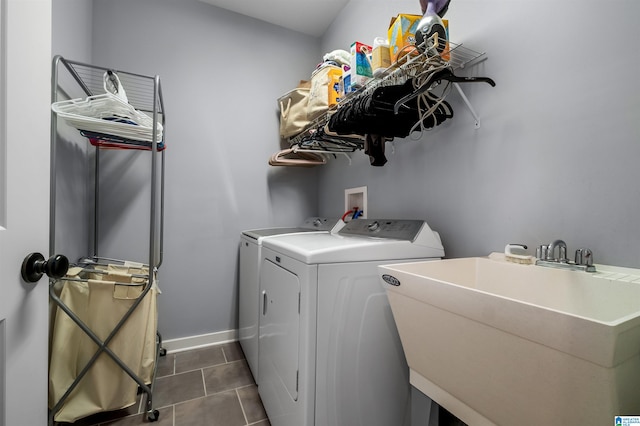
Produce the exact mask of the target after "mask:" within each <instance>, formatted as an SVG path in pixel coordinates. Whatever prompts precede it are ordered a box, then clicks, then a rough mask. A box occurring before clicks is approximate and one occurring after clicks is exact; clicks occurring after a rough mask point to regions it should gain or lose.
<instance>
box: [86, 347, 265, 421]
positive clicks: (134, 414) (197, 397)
mask: <svg viewBox="0 0 640 426" xmlns="http://www.w3.org/2000/svg"><path fill="white" fill-rule="evenodd" d="M157 371H158V373H157V375H158V378H157V379H156V384H155V390H154V393H153V399H154V406H155V407H156V408H157V409H158V410H159V412H160V417H159V418H158V421H157V422H154V423H150V422H149V421H148V420H147V416H146V414H144V411H143V410H142V408H143V407H141V405H144V404H143V403H140V404H136V405H134V406H133V407H129V408H128V409H125V410H119V411H112V412H109V413H100V414H96V415H93V416H90V417H87V418H85V419H82V420H79V421H77V422H76V423H74V425H77V426H97V425H100V426H106V425H109V426H136V425H157V426H201V425H202V426H205V425H206V426H245V425H252V426H270V424H269V420H268V419H267V415H266V414H265V411H264V407H263V406H262V401H261V400H260V396H259V395H258V388H257V386H256V384H255V382H254V380H253V377H252V375H251V372H250V371H249V366H248V365H247V362H246V361H245V358H244V354H243V353H242V349H241V348H240V345H239V344H238V343H237V342H233V343H226V344H222V345H216V346H211V347H207V348H203V349H194V350H190V351H185V352H177V353H174V354H168V355H167V356H165V357H161V358H160V361H159V363H158V370H157ZM142 399H143V400H144V399H145V398H142Z"/></svg>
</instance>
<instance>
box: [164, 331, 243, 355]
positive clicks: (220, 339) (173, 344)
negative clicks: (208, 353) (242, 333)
mask: <svg viewBox="0 0 640 426" xmlns="http://www.w3.org/2000/svg"><path fill="white" fill-rule="evenodd" d="M236 340H238V330H227V331H219V332H217V333H209V334H201V335H199V336H189V337H180V338H178V339H170V340H163V341H162V347H163V348H164V349H166V350H167V353H174V352H182V351H188V350H191V349H198V348H206V347H207V346H213V345H219V344H222V343H228V342H234V341H236Z"/></svg>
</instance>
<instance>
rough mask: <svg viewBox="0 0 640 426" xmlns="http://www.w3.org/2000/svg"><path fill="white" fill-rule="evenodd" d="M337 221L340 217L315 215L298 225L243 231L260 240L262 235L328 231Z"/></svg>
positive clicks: (244, 233) (243, 233) (248, 235)
mask: <svg viewBox="0 0 640 426" xmlns="http://www.w3.org/2000/svg"><path fill="white" fill-rule="evenodd" d="M337 221H338V219H335V218H326V217H316V216H313V217H309V218H307V219H305V221H304V222H302V224H301V225H300V226H297V227H289V228H285V227H282V228H264V229H249V230H246V231H242V235H245V236H247V237H249V238H252V239H254V240H260V239H261V238H262V237H273V236H275V235H285V234H295V233H301V232H319V231H320V232H328V231H331V229H332V228H333V227H334V226H335V224H336V222H337Z"/></svg>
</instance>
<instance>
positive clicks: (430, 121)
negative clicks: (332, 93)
mask: <svg viewBox="0 0 640 426" xmlns="http://www.w3.org/2000/svg"><path fill="white" fill-rule="evenodd" d="M413 91H414V88H413V82H412V80H408V81H407V82H406V83H404V84H401V85H390V86H381V87H378V88H376V89H375V90H373V91H371V92H369V93H364V94H362V95H360V96H359V97H358V98H357V99H354V100H353V101H351V102H350V103H349V104H348V105H344V106H343V107H341V108H339V109H338V111H337V112H336V113H335V114H334V115H333V116H331V118H330V119H329V122H328V125H327V127H328V129H329V130H330V131H331V132H334V133H337V134H349V133H352V134H353V133H355V134H359V135H363V136H364V135H372V134H373V135H379V136H382V137H385V138H394V137H403V138H404V137H407V136H408V135H409V134H410V133H411V132H412V131H413V130H414V129H418V128H432V127H434V126H436V125H439V124H441V123H442V122H443V121H444V120H446V119H448V118H451V117H453V110H452V109H451V106H450V105H449V104H448V103H447V102H445V101H444V100H442V99H440V98H438V97H436V96H435V95H431V96H428V97H424V98H421V102H420V103H418V100H417V99H415V100H414V98H415V97H414V98H412V99H409V100H408V101H407V102H404V103H403V104H402V105H401V106H400V107H399V108H398V110H397V111H396V110H395V105H396V103H397V102H398V100H400V99H403V98H405V97H407V96H408V95H410V94H412V93H413ZM430 110H433V111H431V113H430V114H424V113H425V111H430ZM421 120H422V124H421V125H419V123H420V121H421ZM417 124H418V125H417Z"/></svg>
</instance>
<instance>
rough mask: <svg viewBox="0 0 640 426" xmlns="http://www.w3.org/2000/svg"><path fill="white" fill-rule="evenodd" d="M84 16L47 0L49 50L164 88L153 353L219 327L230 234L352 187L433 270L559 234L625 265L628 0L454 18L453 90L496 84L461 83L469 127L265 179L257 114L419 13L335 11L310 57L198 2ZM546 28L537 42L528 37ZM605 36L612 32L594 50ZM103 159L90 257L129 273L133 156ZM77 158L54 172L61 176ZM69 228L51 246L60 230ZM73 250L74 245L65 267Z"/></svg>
mask: <svg viewBox="0 0 640 426" xmlns="http://www.w3.org/2000/svg"><path fill="white" fill-rule="evenodd" d="M83 1H84V0H54V2H53V5H54V49H53V52H54V53H62V54H64V55H65V56H68V57H70V58H72V59H80V60H88V61H90V62H92V63H95V64H96V65H104V66H109V67H113V68H120V69H124V70H128V71H133V72H138V73H143V74H159V75H160V76H161V78H162V88H163V93H164V98H165V103H166V111H167V132H166V139H167V144H168V149H167V169H166V179H167V188H166V225H165V256H164V258H165V260H164V264H163V265H162V268H161V271H160V285H161V288H162V290H163V294H162V296H161V297H160V298H159V303H160V307H159V309H160V330H161V331H162V332H163V335H164V337H165V338H168V339H171V338H178V337H187V336H194V335H198V334H203V333H211V332H216V331H224V330H230V329H234V328H236V327H237V323H236V313H237V311H236V305H237V291H236V286H237V245H238V239H239V234H240V231H241V230H242V229H249V228H258V227H269V226H276V225H282V226H285V225H291V224H293V223H297V222H299V221H300V220H301V218H303V217H305V216H308V215H315V214H321V215H325V216H336V215H338V214H340V213H342V210H343V197H344V195H343V191H344V189H345V188H350V187H357V186H364V185H366V186H367V187H368V193H369V212H368V214H369V217H376V216H377V217H396V218H425V219H427V220H428V222H429V223H430V224H431V225H432V227H433V228H434V229H436V230H438V231H439V232H440V233H441V234H442V237H443V240H444V244H445V249H446V252H447V256H448V257H460V256H473V255H486V254H488V253H489V252H491V251H499V250H502V249H503V248H504V245H505V244H506V243H509V242H525V243H528V244H529V245H530V246H531V247H535V245H537V244H540V243H546V242H548V241H550V240H551V239H553V238H556V237H561V238H563V239H565V240H566V241H567V243H568V244H569V248H570V249H572V248H576V247H578V246H587V247H590V248H592V249H593V250H594V251H595V256H596V261H598V262H601V263H610V264H615V265H623V266H635V267H640V259H639V256H638V247H639V246H640V231H639V227H638V225H637V223H636V217H637V215H636V212H637V211H638V208H639V207H640V189H638V185H637V181H638V180H639V178H640V171H639V168H638V167H637V166H636V165H635V162H636V161H637V159H639V158H640V147H639V145H638V135H640V124H638V120H637V117H638V116H639V113H640V103H639V101H638V99H639V98H638V93H640V90H639V89H640V87H638V86H639V84H640V83H638V80H637V79H636V76H637V75H638V74H639V71H640V57H639V56H638V55H637V53H636V52H637V48H636V46H635V44H634V43H635V41H636V40H638V39H640V29H639V28H637V26H636V25H635V22H634V19H635V17H636V16H638V14H639V12H640V4H638V3H637V2H634V0H624V1H623V0H616V1H613V2H609V3H608V4H612V5H614V6H610V10H608V9H606V8H604V7H603V6H602V4H601V3H596V2H595V1H588V0H584V1H581V2H577V1H568V0H565V1H560V2H551V1H547V2H525V1H507V0H493V1H489V2H477V1H470V0H455V1H453V2H452V4H451V7H450V11H449V13H448V15H447V17H448V18H449V19H450V20H451V38H452V40H453V41H457V42H463V43H464V44H465V45H467V46H468V47H471V48H476V49H479V50H484V51H486V52H487V56H488V59H487V60H486V61H485V62H483V63H481V64H480V65H478V66H476V67H473V68H471V69H467V70H464V74H466V75H487V76H490V77H492V78H494V79H495V80H496V82H497V87H495V88H491V87H489V86H487V85H484V84H482V85H465V86H463V88H464V90H465V92H466V94H467V95H468V97H469V99H470V101H471V102H472V104H473V105H474V107H475V109H476V110H477V111H478V113H479V114H480V116H481V118H482V127H481V128H480V129H477V130H476V129H474V126H473V118H472V117H471V115H470V114H469V112H468V110H467V109H466V107H465V106H464V105H463V103H462V101H461V100H460V98H459V96H458V95H457V94H456V93H452V94H451V95H450V96H449V99H448V100H449V102H450V103H451V104H452V106H453V108H454V109H455V112H456V116H455V117H454V119H453V120H451V121H449V122H447V123H445V124H444V125H442V126H441V127H440V128H437V129H434V130H433V131H431V132H428V133H426V134H425V135H424V136H423V137H422V138H421V140H419V141H413V140H397V141H396V143H395V153H394V154H392V153H391V144H387V153H388V155H387V156H388V158H389V162H388V163H387V165H385V166H384V167H382V168H374V167H371V166H369V162H368V158H367V157H366V156H365V155H364V154H363V153H361V152H359V153H356V154H355V155H354V156H353V164H352V165H351V166H349V165H348V164H347V162H346V161H345V160H344V159H341V158H338V159H336V160H332V161H331V163H330V164H329V165H327V166H324V167H323V168H321V169H302V170H295V169H281V168H273V167H269V166H268V165H267V158H268V157H269V155H271V154H272V153H273V152H275V151H276V150H277V149H278V148H279V143H278V137H277V117H276V105H275V99H276V98H277V97H278V96H279V95H281V94H282V93H284V92H286V91H287V90H289V89H290V88H292V87H293V85H295V83H296V82H297V80H299V79H303V78H307V77H308V75H309V73H310V70H311V69H313V67H314V66H315V64H316V63H317V62H318V61H319V57H320V56H321V54H322V53H323V52H326V51H330V50H333V49H336V48H348V46H349V45H350V43H351V42H352V41H354V40H363V41H368V40H373V37H375V36H379V35H384V33H385V31H386V28H387V26H388V23H389V19H390V17H391V16H394V15H395V14H397V13H399V12H404V13H419V9H418V5H417V4H418V2H417V1H414V0H411V1H409V0H402V1H393V2H389V1H386V0H385V1H383V0H366V1H364V0H351V2H350V3H349V4H348V5H347V6H346V7H345V9H344V10H343V12H342V14H341V15H340V17H339V18H338V19H336V21H335V22H334V24H333V25H332V27H331V28H330V29H329V31H328V32H327V34H326V35H325V37H324V38H323V39H322V40H317V39H313V38H310V37H307V36H303V35H301V34H298V33H295V32H291V31H288V30H284V29H281V28H278V27H275V26H272V25H269V24H265V23H262V22H259V21H256V20H253V19H250V18H246V17H243V16H239V15H236V14H233V13H230V12H228V11H225V10H222V9H218V8H215V7H213V6H210V5H207V4H204V3H200V2H198V1H196V0H188V1H184V0H182V1H178V0H135V1H131V0H95V1H94V2H93V5H92V6H93V7H92V11H91V13H92V14H93V18H92V20H91V22H92V24H91V25H90V26H89V28H87V26H86V22H87V21H88V20H87V19H84V18H83V16H84V15H85V14H86V13H88V12H87V10H88V9H86V8H83V9H81V10H79V9H77V4H78V3H81V2H83ZM88 3H89V4H90V3H91V2H90V1H88ZM88 7H90V6H88ZM613 7H615V9H614V8H613ZM64 8H67V9H64ZM362 10H367V15H366V16H367V20H366V21H365V20H363V19H361V11H362ZM61 11H64V13H60V12H61ZM76 14H80V15H81V16H80V18H78V17H77V16H76ZM545 19H546V20H551V19H553V21H552V22H551V25H550V27H551V31H552V32H553V35H552V36H543V35H541V33H540V30H539V29H538V28H537V27H536V25H543V24H542V23H541V22H544V20H545ZM603 23H604V24H605V25H604V27H605V28H606V27H607V25H609V24H610V23H612V25H613V26H612V27H611V28H612V30H611V31H608V32H607V31H606V32H605V35H596V33H595V32H594V30H595V29H600V28H602V27H603ZM78 25H80V27H78ZM545 28H547V27H545ZM547 30H548V29H547ZM88 31H91V33H90V34H87V32H88ZM548 31H549V30H548ZM85 37H86V39H84V38H85ZM82 40H91V47H90V50H87V45H86V44H85V43H83V42H82ZM88 51H90V55H91V57H90V58H86V57H85V56H86V55H87V54H88V53H87V52H88ZM76 55H77V56H76ZM67 138H68V139H70V140H72V139H74V138H75V136H71V135H69V136H68V137H67ZM68 146H69V148H70V149H71V150H73V149H75V148H73V146H74V145H72V144H71V145H68ZM120 154H122V153H114V154H113V155H109V156H106V158H104V159H103V161H104V171H105V176H104V185H105V187H106V188H111V189H110V190H111V192H113V193H117V194H118V197H116V198H117V199H118V200H120V201H118V202H116V203H115V204H112V205H109V210H108V215H103V217H105V220H104V223H103V224H102V225H103V234H102V235H101V242H102V246H101V249H102V253H103V254H105V255H113V256H115V257H132V258H139V257H140V253H142V257H143V258H144V256H145V255H146V253H147V241H146V236H147V235H148V225H147V216H148V189H147V187H146V178H147V174H146V171H148V163H149V157H148V155H144V154H145V153H138V154H133V156H126V157H125V156H121V155H120ZM84 157H87V158H88V157H90V153H86V152H82V151H80V152H79V153H77V154H76V155H69V161H68V162H67V165H72V164H74V161H75V160H76V159H77V158H84ZM121 157H122V158H121ZM80 173H82V170H80ZM68 176H69V178H70V179H71V177H70V176H71V175H70V174H69V175H68ZM69 184H71V181H69ZM83 188H85V186H84V185H80V188H78V189H77V191H79V192H80V193H82V191H85V190H86V189H83ZM107 194H108V193H107ZM81 195H82V194H81ZM336 212H337V213H336ZM73 222H74V220H72V219H70V218H67V219H66V224H65V228H63V229H60V233H62V234H67V233H69V234H68V235H71V233H72V232H75V228H74V226H73ZM83 226H85V225H83ZM85 235H86V233H85V234H84V235H83V236H82V237H75V238H76V240H77V241H79V243H78V244H79V245H82V246H83V247H81V248H80V249H79V250H84V249H85V247H84V242H83V241H84V236H85ZM70 243H71V241H70V242H69V244H70Z"/></svg>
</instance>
